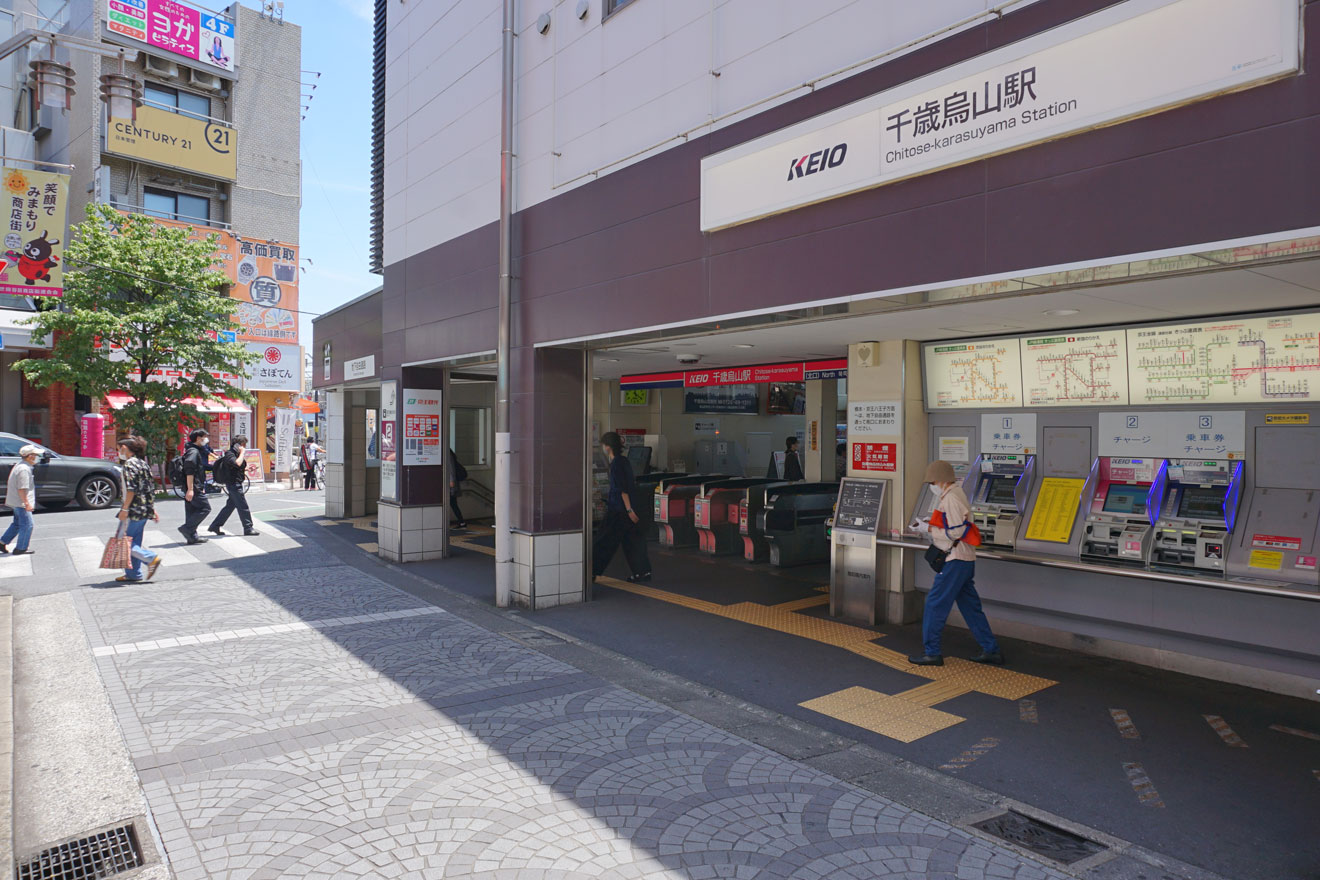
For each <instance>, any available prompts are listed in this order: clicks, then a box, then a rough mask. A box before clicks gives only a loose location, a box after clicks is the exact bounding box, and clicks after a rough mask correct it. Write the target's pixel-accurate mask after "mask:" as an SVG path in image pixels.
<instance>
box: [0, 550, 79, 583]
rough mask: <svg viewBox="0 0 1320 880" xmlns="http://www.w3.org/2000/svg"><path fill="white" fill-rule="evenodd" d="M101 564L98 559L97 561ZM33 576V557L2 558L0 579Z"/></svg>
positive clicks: (0, 560) (0, 557) (0, 559)
mask: <svg viewBox="0 0 1320 880" xmlns="http://www.w3.org/2000/svg"><path fill="white" fill-rule="evenodd" d="M96 561H97V562H100V561H101V560H100V559H99V558H98V559H97V560H96ZM31 576H32V557H31V556H29V555H27V554H24V555H22V556H0V578H17V577H31Z"/></svg>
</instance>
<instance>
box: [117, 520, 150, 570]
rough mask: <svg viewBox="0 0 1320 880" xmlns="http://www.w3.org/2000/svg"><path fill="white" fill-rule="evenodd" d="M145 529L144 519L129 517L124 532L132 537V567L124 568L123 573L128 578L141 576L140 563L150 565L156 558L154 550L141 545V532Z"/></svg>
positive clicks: (145, 522)
mask: <svg viewBox="0 0 1320 880" xmlns="http://www.w3.org/2000/svg"><path fill="white" fill-rule="evenodd" d="M146 529H147V521H146V520H145V519H130V520H129V521H128V526H127V528H125V529H124V534H126V535H128V536H129V537H130V538H132V539H133V567H132V568H126V569H124V574H125V575H127V576H128V577H130V578H135V579H136V578H141V577H142V563H144V562H145V563H147V564H148V565H150V564H151V563H152V562H153V561H154V560H155V559H156V551H155V550H152V549H150V548H148V547H143V546H142V534H143V532H145V531H146Z"/></svg>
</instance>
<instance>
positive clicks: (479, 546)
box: [449, 538, 495, 556]
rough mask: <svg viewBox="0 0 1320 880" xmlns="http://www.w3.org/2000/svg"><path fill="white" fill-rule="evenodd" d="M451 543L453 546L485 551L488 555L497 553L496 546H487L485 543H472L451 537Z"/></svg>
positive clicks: (479, 551)
mask: <svg viewBox="0 0 1320 880" xmlns="http://www.w3.org/2000/svg"><path fill="white" fill-rule="evenodd" d="M449 544H450V546H452V547H462V548H463V549H464V550H475V551H477V552H478V553H485V554H486V555H487V556H494V555H495V548H494V547H487V546H486V545H485V544H472V543H469V542H467V541H460V540H458V539H457V538H450V539H449Z"/></svg>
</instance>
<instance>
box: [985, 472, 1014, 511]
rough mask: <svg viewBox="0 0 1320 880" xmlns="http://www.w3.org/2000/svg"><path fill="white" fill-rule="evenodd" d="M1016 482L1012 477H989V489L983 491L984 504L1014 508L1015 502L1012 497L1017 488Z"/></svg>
mask: <svg viewBox="0 0 1320 880" xmlns="http://www.w3.org/2000/svg"><path fill="white" fill-rule="evenodd" d="M1017 481H1018V478H1017V477H1012V476H1002V477H991V478H990V488H988V489H986V490H985V503H986V504H998V505H1000V506H1003V507H1013V506H1015V505H1016V504H1017V500H1016V499H1015V498H1014V497H1013V490H1014V489H1016V488H1017Z"/></svg>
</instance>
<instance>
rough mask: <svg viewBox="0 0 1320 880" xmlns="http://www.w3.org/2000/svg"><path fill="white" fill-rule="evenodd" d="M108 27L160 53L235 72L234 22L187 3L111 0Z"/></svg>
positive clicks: (182, 1)
mask: <svg viewBox="0 0 1320 880" xmlns="http://www.w3.org/2000/svg"><path fill="white" fill-rule="evenodd" d="M105 26H106V28H107V29H108V30H109V31H111V32H112V33H115V34H118V35H120V36H122V37H128V38H129V39H130V40H135V41H137V42H139V43H145V44H146V45H148V46H150V47H151V48H152V49H155V50H156V51H158V52H169V53H170V54H172V55H179V56H181V57H183V58H187V59H188V60H190V61H200V62H201V63H203V64H208V65H210V66H212V67H215V68H218V69H220V70H233V69H234V56H235V54H236V52H235V48H236V47H235V43H234V23H233V22H232V21H230V20H229V19H227V18H222V17H221V16H219V15H215V14H213V13H211V12H209V11H207V10H205V9H202V8H200V7H198V6H195V5H193V4H192V3H190V2H185V0H107V3H106V12H105Z"/></svg>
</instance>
